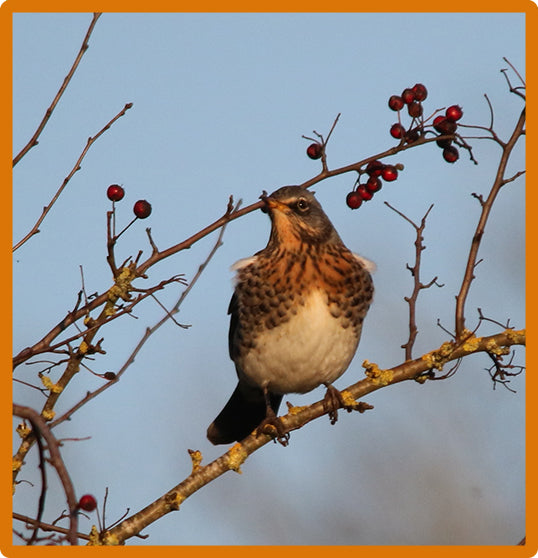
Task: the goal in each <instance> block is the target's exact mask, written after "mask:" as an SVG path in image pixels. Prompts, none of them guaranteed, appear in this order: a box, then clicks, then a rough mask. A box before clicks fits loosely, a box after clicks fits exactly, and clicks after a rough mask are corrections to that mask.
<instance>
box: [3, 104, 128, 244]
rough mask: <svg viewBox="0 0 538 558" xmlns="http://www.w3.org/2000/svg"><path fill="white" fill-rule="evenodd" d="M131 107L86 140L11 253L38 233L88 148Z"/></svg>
mask: <svg viewBox="0 0 538 558" xmlns="http://www.w3.org/2000/svg"><path fill="white" fill-rule="evenodd" d="M132 106H133V103H127V104H126V105H125V106H124V107H123V108H122V109H121V110H120V112H118V114H116V116H114V117H113V118H112V119H111V120H110V121H109V122H107V123H106V124H105V125H104V126H103V127H102V128H101V129H100V130H99V131H98V132H97V133H96V134H95V136H92V137H90V138H88V141H87V142H86V147H84V149H83V150H82V153H81V154H80V155H79V158H78V159H77V162H76V163H75V165H74V166H73V168H72V169H71V172H70V173H69V174H68V175H67V176H66V177H65V178H64V181H63V182H62V184H61V186H60V187H59V188H58V190H57V191H56V193H55V194H54V196H53V197H52V199H51V201H50V202H49V203H48V205H46V206H45V207H44V208H43V212H42V213H41V215H40V217H39V219H38V220H37V221H36V223H35V225H34V226H33V227H32V228H31V229H30V231H29V232H28V233H27V234H26V236H24V238H22V239H21V240H19V242H17V244H15V246H14V247H13V252H15V250H18V249H19V248H20V247H21V246H22V245H23V244H24V243H25V242H27V241H28V240H30V238H32V236H34V235H35V234H37V233H38V232H39V227H40V226H41V223H42V222H43V220H44V219H45V217H46V216H47V214H48V213H49V211H50V210H51V208H52V206H53V205H54V204H55V203H56V200H57V199H58V198H59V197H60V194H61V193H62V192H63V191H64V188H65V187H66V186H67V183H68V182H69V181H70V180H71V178H73V176H74V174H75V173H76V172H77V171H79V170H80V169H81V168H82V167H81V166H80V164H81V163H82V160H83V159H84V157H85V156H86V154H87V153H88V151H89V149H90V147H91V146H92V145H93V143H94V142H95V141H96V140H97V139H98V138H99V137H100V136H101V135H102V134H104V133H105V132H106V131H107V130H108V129H109V128H110V127H111V126H112V124H114V122H116V120H118V118H121V117H122V116H123V115H124V114H125V113H126V112H127V111H128V110H129V109H130V108H131V107H132Z"/></svg>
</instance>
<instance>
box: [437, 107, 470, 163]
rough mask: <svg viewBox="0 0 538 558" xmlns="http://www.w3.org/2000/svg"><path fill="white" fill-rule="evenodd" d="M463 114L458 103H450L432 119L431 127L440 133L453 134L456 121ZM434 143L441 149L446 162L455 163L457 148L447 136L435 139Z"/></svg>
mask: <svg viewBox="0 0 538 558" xmlns="http://www.w3.org/2000/svg"><path fill="white" fill-rule="evenodd" d="M462 116H463V110H462V109H461V107H460V106H458V105H452V106H450V107H448V108H447V109H446V111H445V114H444V116H443V115H442V114H440V115H439V116H436V117H435V118H434V119H433V127H434V128H435V129H436V130H437V131H438V132H439V133H440V134H443V135H444V134H454V133H455V132H456V129H457V128H458V125H457V124H456V122H457V121H458V120H459V119H460V118H461V117H462ZM435 143H437V145H438V146H439V147H440V148H441V149H442V150H443V158H444V160H445V161H446V162H447V163H455V162H456V161H457V160H458V158H459V156H460V155H459V153H458V150H457V149H456V148H455V147H454V146H453V145H452V140H451V139H449V138H445V139H440V140H437V141H436V142H435Z"/></svg>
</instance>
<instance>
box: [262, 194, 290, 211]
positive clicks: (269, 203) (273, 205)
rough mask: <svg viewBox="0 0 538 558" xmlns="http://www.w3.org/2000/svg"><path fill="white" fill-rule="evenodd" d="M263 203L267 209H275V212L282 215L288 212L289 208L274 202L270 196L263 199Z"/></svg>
mask: <svg viewBox="0 0 538 558" xmlns="http://www.w3.org/2000/svg"><path fill="white" fill-rule="evenodd" d="M263 201H264V202H265V205H266V207H267V208H268V209H272V210H273V209H276V210H277V211H282V212H283V213H285V212H287V211H289V207H288V206H287V205H286V204H285V203H282V202H281V201H278V200H275V199H274V198H272V197H270V196H267V197H266V198H264V200H263Z"/></svg>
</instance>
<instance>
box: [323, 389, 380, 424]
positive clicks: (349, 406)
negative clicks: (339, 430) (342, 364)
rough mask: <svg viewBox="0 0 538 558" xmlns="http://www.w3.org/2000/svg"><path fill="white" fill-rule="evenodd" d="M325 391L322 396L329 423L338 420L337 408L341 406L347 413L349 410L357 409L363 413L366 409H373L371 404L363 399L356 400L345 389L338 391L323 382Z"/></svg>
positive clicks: (334, 422)
mask: <svg viewBox="0 0 538 558" xmlns="http://www.w3.org/2000/svg"><path fill="white" fill-rule="evenodd" d="M325 387H326V388H327V391H326V393H325V397H324V398H323V406H324V407H325V411H327V412H328V413H329V419H330V420H331V424H336V421H337V420H338V409H340V408H343V409H345V410H346V411H347V412H348V413H351V411H359V413H364V411H367V410H368V409H373V406H372V405H369V404H368V403H364V402H363V401H356V400H355V399H354V397H353V396H352V395H351V394H350V393H349V392H348V391H346V390H344V391H338V390H337V389H336V388H335V387H334V386H333V385H332V384H325Z"/></svg>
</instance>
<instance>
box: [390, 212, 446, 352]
mask: <svg viewBox="0 0 538 558" xmlns="http://www.w3.org/2000/svg"><path fill="white" fill-rule="evenodd" d="M384 203H385V205H386V206H387V207H389V208H390V209H392V211H394V212H395V213H397V214H398V215H399V216H400V217H402V218H403V219H405V220H406V221H407V222H408V223H409V224H410V225H411V226H412V227H413V228H414V229H415V232H416V239H415V263H414V264H413V267H411V266H410V265H409V264H407V265H406V267H407V269H408V270H409V272H410V273H411V276H412V277H413V282H414V285H413V292H412V294H411V296H406V297H404V300H405V301H406V302H407V304H408V305H409V339H408V340H407V342H406V343H404V344H403V345H402V346H401V347H402V349H404V350H405V359H406V360H411V359H412V358H413V345H414V344H415V339H416V337H417V334H418V327H417V312H416V309H417V300H418V295H419V293H420V291H422V290H423V289H429V288H430V287H432V286H433V285H436V286H437V287H443V285H441V284H439V283H438V282H437V276H436V277H434V278H433V279H431V280H430V281H429V282H428V283H422V281H421V280H420V265H421V261H422V252H423V250H425V249H426V246H424V244H423V241H424V237H423V236H422V233H423V232H424V229H425V228H426V219H427V218H428V215H429V214H430V211H431V210H432V209H433V204H432V205H430V207H429V208H428V210H427V211H426V213H425V214H424V217H422V220H421V221H420V225H417V224H416V223H415V222H414V221H412V220H411V219H410V218H409V217H407V215H405V214H404V213H402V212H401V211H399V210H398V209H396V208H395V207H393V206H392V205H391V204H390V203H389V202H387V201H386V202H384Z"/></svg>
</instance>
